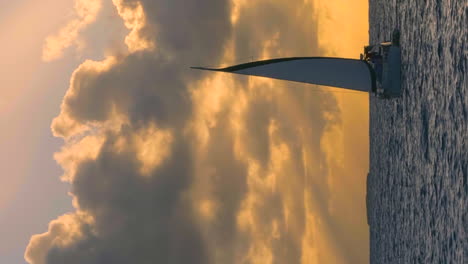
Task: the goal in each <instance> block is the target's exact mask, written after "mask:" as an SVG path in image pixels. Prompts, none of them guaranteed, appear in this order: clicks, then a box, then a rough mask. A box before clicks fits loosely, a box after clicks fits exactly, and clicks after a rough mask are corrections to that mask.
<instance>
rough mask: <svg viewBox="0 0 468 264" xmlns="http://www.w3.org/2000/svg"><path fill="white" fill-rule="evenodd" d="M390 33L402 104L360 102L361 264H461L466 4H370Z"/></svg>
mask: <svg viewBox="0 0 468 264" xmlns="http://www.w3.org/2000/svg"><path fill="white" fill-rule="evenodd" d="M395 28H397V29H399V30H400V34H401V36H400V43H401V47H402V54H401V56H402V84H403V86H402V89H403V93H402V97H401V98H397V99H391V100H384V99H379V98H376V97H373V96H371V97H370V106H369V108H370V125H369V129H370V169H369V175H368V178H367V209H368V224H369V227H370V263H378V264H383V263H392V264H393V263H460V264H466V263H468V241H467V240H468V237H467V236H468V234H467V228H468V215H467V214H468V202H467V193H468V185H467V174H468V146H467V139H468V124H467V120H468V109H467V107H468V94H467V86H468V85H467V79H468V71H467V56H468V55H467V54H468V51H467V44H466V43H467V40H468V39H467V38H468V1H467V0H413V1H403V0H370V2H369V34H370V39H369V40H370V43H379V42H382V41H385V40H390V37H391V34H392V31H393V29H395Z"/></svg>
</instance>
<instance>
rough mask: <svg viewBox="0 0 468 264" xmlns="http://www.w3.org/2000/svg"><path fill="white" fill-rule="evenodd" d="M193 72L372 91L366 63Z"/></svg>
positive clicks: (292, 61) (259, 64)
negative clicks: (256, 77) (220, 73)
mask: <svg viewBox="0 0 468 264" xmlns="http://www.w3.org/2000/svg"><path fill="white" fill-rule="evenodd" d="M192 68H193V69H199V70H209V71H219V72H230V73H237V74H243V75H253V76H261V77H268V78H274V79H280V80H287V81H294V82H302V83H311V84H317V85H325V86H334V87H341V88H347V89H351V90H357V91H364V92H369V91H372V90H374V89H373V88H374V87H375V76H374V72H373V69H372V67H371V66H370V65H369V64H368V63H367V62H366V61H363V60H355V59H343V58H327V57H294V58H282V59H272V60H262V61H256V62H250V63H244V64H239V65H235V66H230V67H226V68H219V69H213V68H205V67H192Z"/></svg>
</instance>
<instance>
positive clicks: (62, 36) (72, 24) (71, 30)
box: [42, 0, 102, 61]
mask: <svg viewBox="0 0 468 264" xmlns="http://www.w3.org/2000/svg"><path fill="white" fill-rule="evenodd" d="M101 5H102V2H101V0H75V8H74V16H75V17H74V18H73V19H71V20H70V21H69V22H68V23H66V24H65V25H64V26H63V27H62V28H61V29H60V30H59V31H58V33H57V34H55V35H50V36H48V37H47V39H46V41H45V45H44V47H43V50H42V59H43V60H44V61H53V60H56V59H59V58H61V57H62V56H63V53H64V51H65V50H66V49H67V48H69V47H71V46H73V45H75V46H77V47H79V46H80V45H81V44H80V40H79V34H80V32H81V31H82V30H84V29H85V28H86V27H87V26H88V25H90V24H91V23H93V22H94V21H95V20H96V17H97V15H98V13H99V11H100V10H101Z"/></svg>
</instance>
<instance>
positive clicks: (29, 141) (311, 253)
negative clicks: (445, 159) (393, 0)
mask: <svg viewBox="0 0 468 264" xmlns="http://www.w3.org/2000/svg"><path fill="white" fill-rule="evenodd" d="M3 5H4V4H2V10H8V12H5V11H2V12H0V15H1V16H0V21H1V23H0V25H1V26H0V33H2V34H0V36H1V37H0V38H1V39H0V40H1V41H0V43H1V45H2V46H1V49H0V52H1V55H2V59H3V62H4V63H3V64H2V66H0V70H1V72H0V75H1V77H2V82H3V83H2V88H1V93H2V94H1V95H2V96H1V101H0V108H1V110H2V111H1V116H0V117H1V119H2V120H1V121H2V123H3V124H7V125H5V128H4V129H3V130H2V132H1V133H2V134H1V141H0V143H1V146H2V152H1V153H0V157H1V164H2V169H3V170H4V173H3V174H2V176H1V178H0V181H1V182H0V183H1V186H2V192H1V195H0V206H1V207H0V231H1V232H0V233H2V237H1V239H0V262H1V263H4V262H5V263H24V261H23V260H22V255H23V253H24V252H25V248H26V246H27V243H28V240H29V238H30V237H31V235H33V234H40V233H42V234H40V235H35V236H33V237H32V238H31V241H30V242H29V245H28V247H27V250H26V259H27V261H28V262H29V263H31V264H32V263H34V264H42V263H131V262H134V263H154V262H155V261H160V262H161V263H185V262H189V260H190V262H191V263H285V262H287V263H324V262H326V263H363V262H366V261H367V260H368V228H367V224H366V220H365V200H364V197H365V176H366V173H367V170H368V106H367V98H368V97H367V95H365V94H354V93H339V92H335V93H330V92H325V90H320V89H318V88H316V87H314V86H311V85H300V84H291V83H288V82H282V81H273V80H268V79H262V78H246V77H237V76H230V75H225V74H213V73H208V74H207V73H203V72H196V71H192V70H190V69H189V68H188V67H189V66H192V65H213V64H214V65H216V64H221V63H228V64H229V63H237V62H243V61H246V60H249V58H250V57H254V58H272V57H286V56H323V55H329V56H344V57H357V56H358V55H359V52H360V51H361V49H362V46H363V45H364V44H366V43H367V32H368V31H367V27H368V25H367V2H366V1H358V2H353V3H352V4H351V3H348V2H344V1H339V0H334V1H321V0H315V1H302V0H301V1H290V0H289V1H286V0H284V1H283V0H274V1H271V0H269V1H267V0H258V1H243V0H233V1H228V0H204V1H192V2H189V1H181V0H180V1H179V0H174V1H159V0H153V1H149V0H142V1H135V0H126V1H120V0H114V1H99V0H75V1H72V0H70V1H68V0H67V1H58V0H47V1H34V0H30V1H26V0H24V1H18V2H16V3H15V4H7V5H5V8H3ZM60 105H61V106H60ZM54 117H55V119H54V121H53V122H52V119H53V118H54ZM51 123H52V125H51ZM50 126H52V131H53V133H54V135H55V136H56V137H57V138H53V137H52V132H51V131H50V128H49V127H50ZM54 152H55V153H56V154H55V160H56V161H57V163H58V164H59V165H56V163H55V161H54V160H53V156H54V154H53V153H54ZM59 166H60V167H59ZM60 178H62V180H64V181H66V182H67V183H61V182H60ZM67 191H70V193H71V195H72V197H70V196H67V195H66V192H67ZM71 198H73V207H72V206H71V203H72V202H71ZM66 212H68V214H65V213H66ZM64 214H65V215H64ZM60 215H62V216H60ZM52 219H56V220H53V221H52V222H50V221H51V220H52ZM49 222H50V223H49ZM48 223H49V228H47V224H48ZM43 232H45V233H43Z"/></svg>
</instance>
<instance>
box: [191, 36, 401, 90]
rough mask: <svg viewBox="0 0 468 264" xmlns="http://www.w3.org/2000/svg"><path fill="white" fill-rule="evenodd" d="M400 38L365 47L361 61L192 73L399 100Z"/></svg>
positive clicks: (303, 60)
mask: <svg viewBox="0 0 468 264" xmlns="http://www.w3.org/2000/svg"><path fill="white" fill-rule="evenodd" d="M399 39H400V34H399V31H398V30H395V31H394V32H393V34H392V40H391V41H388V42H382V43H380V44H376V45H369V46H365V47H364V53H363V54H361V56H360V59H347V58H333V57H290V58H277V59H269V60H260V61H254V62H248V63H243V64H239V65H234V66H229V67H224V68H207V67H191V68H192V69H198V70H208V71H216V72H228V73H236V74H242V75H251V76H260V77H268V78H273V79H280V80H287V81H294V82H301V83H310V84H316V85H324V86H333V87H339V88H344V89H350V90H355V91H361V92H369V93H370V94H373V95H376V96H377V97H379V98H386V99H388V98H395V97H399V96H401V79H400V78H401V51H400V40H399Z"/></svg>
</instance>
